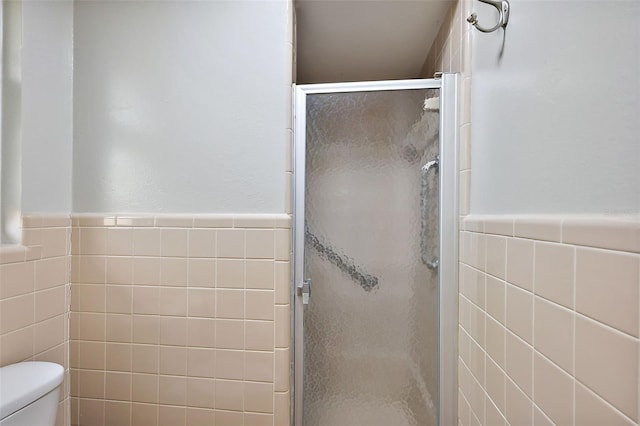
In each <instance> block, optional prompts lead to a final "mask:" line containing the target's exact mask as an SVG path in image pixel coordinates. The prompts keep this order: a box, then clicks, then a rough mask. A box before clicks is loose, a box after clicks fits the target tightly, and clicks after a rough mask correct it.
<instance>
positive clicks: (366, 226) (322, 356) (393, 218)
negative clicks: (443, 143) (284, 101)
mask: <svg viewBox="0 0 640 426" xmlns="http://www.w3.org/2000/svg"><path fill="white" fill-rule="evenodd" d="M437 95H438V90H433V89H429V90H402V91H381V92H364V93H362V92H360V93H336V94H316V95H309V96H307V142H306V143H307V148H306V149H307V153H306V158H307V164H306V206H305V208H306V216H305V219H306V247H305V254H306V256H305V257H306V264H305V268H306V274H305V275H306V276H307V277H310V278H311V279H312V281H313V284H312V290H311V299H310V303H309V305H307V306H306V307H305V312H304V407H303V413H304V414H303V416H304V419H303V424H304V425H305V426H314V425H317V426H333V425H349V426H358V425H363V426H364V425H367V426H371V425H384V426H389V425H393V426H402V425H420V426H428V425H435V424H436V423H437V408H436V407H437V406H438V395H437V367H438V359H437V353H438V347H437V341H438V340H437V339H438V334H437V330H438V286H437V278H438V277H437V273H436V272H433V271H431V270H430V269H428V268H427V267H426V266H425V264H424V263H423V262H422V261H421V258H422V257H421V239H422V238H423V237H426V238H427V239H428V240H429V241H428V245H431V246H430V247H432V251H433V250H436V251H437V247H434V246H433V244H435V243H436V242H437V236H438V230H437V229H434V226H436V224H437V223H438V218H437V207H438V206H437V202H438V197H437V195H438V187H437V183H438V180H437V174H436V173H431V174H430V175H429V176H428V180H429V181H428V182H427V183H428V185H427V187H428V188H427V189H428V191H426V193H428V194H429V198H428V199H427V200H426V203H425V206H423V208H422V209H421V199H420V198H421V193H422V194H424V193H425V191H424V189H425V188H424V186H423V185H421V168H422V166H423V165H424V164H425V163H427V162H428V161H430V160H432V159H434V158H435V157H436V156H437V154H438V124H439V116H438V115H439V114H438V111H437V102H429V103H428V105H434V104H435V105H436V108H435V110H434V108H427V109H425V108H424V101H425V99H427V98H433V97H436V96H437ZM424 207H426V209H425V208H424ZM423 211H424V212H426V213H427V217H426V219H427V223H426V225H427V228H428V230H429V232H424V233H423V232H422V231H423V228H424V224H423V223H422V213H421V212H423Z"/></svg>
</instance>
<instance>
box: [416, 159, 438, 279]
mask: <svg viewBox="0 0 640 426" xmlns="http://www.w3.org/2000/svg"><path fill="white" fill-rule="evenodd" d="M439 165H440V156H437V157H436V158H435V159H434V160H431V161H429V162H428V163H427V164H425V165H424V166H422V169H421V173H420V210H421V213H422V218H421V225H422V229H421V235H420V237H421V238H420V257H421V258H422V263H424V264H425V265H427V267H428V268H429V269H433V270H436V269H438V263H439V261H438V256H436V255H435V254H433V255H430V253H429V241H428V240H429V217H428V214H429V212H428V208H427V207H428V200H429V179H428V177H429V172H430V171H431V170H434V171H437V170H438V168H439Z"/></svg>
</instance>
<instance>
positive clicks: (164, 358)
mask: <svg viewBox="0 0 640 426" xmlns="http://www.w3.org/2000/svg"><path fill="white" fill-rule="evenodd" d="M160 374H168V375H173V376H184V375H186V374H187V348H184V347H183V348H181V347H175V346H161V347H160Z"/></svg>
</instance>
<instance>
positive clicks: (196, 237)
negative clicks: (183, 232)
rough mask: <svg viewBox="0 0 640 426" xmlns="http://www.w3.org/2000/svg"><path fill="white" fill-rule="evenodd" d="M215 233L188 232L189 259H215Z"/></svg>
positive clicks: (210, 230) (195, 230)
mask: <svg viewBox="0 0 640 426" xmlns="http://www.w3.org/2000/svg"><path fill="white" fill-rule="evenodd" d="M215 256H216V231H215V230H213V229H191V230H190V231H189V257H209V258H210V257H215Z"/></svg>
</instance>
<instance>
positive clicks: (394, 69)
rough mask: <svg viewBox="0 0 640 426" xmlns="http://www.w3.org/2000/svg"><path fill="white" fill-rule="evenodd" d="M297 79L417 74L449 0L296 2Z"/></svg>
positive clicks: (318, 80)
mask: <svg viewBox="0 0 640 426" xmlns="http://www.w3.org/2000/svg"><path fill="white" fill-rule="evenodd" d="M295 5H296V6H295V7H296V24H297V40H296V43H297V58H296V59H297V83H324V82H340V81H366V80H395V79H403V78H417V77H419V74H420V70H421V68H422V65H423V63H424V61H425V58H426V57H427V54H428V53H429V49H430V47H431V44H432V43H433V40H434V39H435V37H436V34H437V33H438V30H439V29H440V25H441V24H442V22H443V20H444V17H445V15H446V13H447V10H448V9H449V6H450V5H451V1H447V0H415V1H407V0H376V1H371V0H296V2H295Z"/></svg>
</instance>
